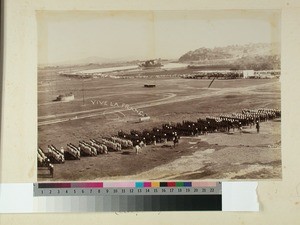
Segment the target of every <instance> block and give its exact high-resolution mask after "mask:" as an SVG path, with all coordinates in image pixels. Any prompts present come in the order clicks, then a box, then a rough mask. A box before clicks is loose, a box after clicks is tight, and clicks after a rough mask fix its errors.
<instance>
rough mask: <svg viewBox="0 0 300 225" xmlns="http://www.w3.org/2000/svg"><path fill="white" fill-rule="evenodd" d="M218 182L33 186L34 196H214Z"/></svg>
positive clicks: (217, 192) (219, 190)
mask: <svg viewBox="0 0 300 225" xmlns="http://www.w3.org/2000/svg"><path fill="white" fill-rule="evenodd" d="M221 187H222V185H221V183H220V182H218V183H217V185H216V186H212V187H207V186H205V187H149V188H147V187H141V188H136V187H125V188H123V187H109V188H105V187H104V188H88V187H87V188H40V187H39V185H38V184H34V185H33V193H34V196H37V197H38V196H113V195H216V194H221V193H222V188H221Z"/></svg>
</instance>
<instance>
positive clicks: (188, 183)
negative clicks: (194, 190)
mask: <svg viewBox="0 0 300 225" xmlns="http://www.w3.org/2000/svg"><path fill="white" fill-rule="evenodd" d="M183 186H184V187H192V182H183Z"/></svg>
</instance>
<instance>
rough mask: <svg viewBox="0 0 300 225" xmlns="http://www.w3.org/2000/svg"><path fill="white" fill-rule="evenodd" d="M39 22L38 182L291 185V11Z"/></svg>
mask: <svg viewBox="0 0 300 225" xmlns="http://www.w3.org/2000/svg"><path fill="white" fill-rule="evenodd" d="M36 19H37V36H38V52H37V55H38V64H37V71H38V74H37V76H38V77H37V81H38V83H37V91H38V93H37V96H38V99H37V102H38V104H37V105H38V108H37V111H38V123H37V124H38V127H37V130H38V137H37V138H38V146H37V165H38V167H37V169H38V171H37V176H38V181H92V180H206V179H210V180H211V179H219V180H220V179H222V180H252V179H253V180H260V179H261V180H264V179H267V180H278V179H281V177H282V161H281V85H280V80H281V76H284V74H281V27H280V24H281V13H280V10H206V11H205V10H198V11H191V10H189V11H187V10H185V11H37V14H36Z"/></svg>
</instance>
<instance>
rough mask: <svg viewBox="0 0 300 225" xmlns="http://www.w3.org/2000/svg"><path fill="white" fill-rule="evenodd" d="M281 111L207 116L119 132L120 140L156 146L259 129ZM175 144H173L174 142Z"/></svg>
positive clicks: (247, 110) (257, 111)
mask: <svg viewBox="0 0 300 225" xmlns="http://www.w3.org/2000/svg"><path fill="white" fill-rule="evenodd" d="M280 116H281V111H280V110H278V109H258V110H249V109H244V110H242V113H234V114H226V115H220V116H218V117H216V116H208V117H206V118H205V119H201V118H200V119H198V120H197V121H196V122H194V121H182V123H177V124H163V125H162V127H161V128H158V127H155V128H153V129H152V130H147V129H145V130H143V131H137V130H131V131H130V133H126V132H124V131H122V130H121V131H119V132H118V136H119V137H120V138H124V139H129V140H131V141H132V142H133V145H134V146H136V145H139V144H140V143H145V144H156V143H162V142H166V141H171V140H173V141H177V140H178V139H179V138H180V136H193V135H199V134H200V135H201V134H207V133H212V132H230V130H233V131H234V130H235V129H239V130H241V129H242V127H243V126H253V125H255V124H256V127H257V129H259V123H260V122H263V121H267V120H272V119H275V118H279V117H280ZM174 144H175V142H174Z"/></svg>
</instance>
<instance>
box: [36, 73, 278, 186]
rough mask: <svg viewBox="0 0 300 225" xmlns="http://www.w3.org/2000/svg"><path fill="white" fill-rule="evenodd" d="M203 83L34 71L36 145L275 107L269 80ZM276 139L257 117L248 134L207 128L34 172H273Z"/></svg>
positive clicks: (157, 175)
mask: <svg viewBox="0 0 300 225" xmlns="http://www.w3.org/2000/svg"><path fill="white" fill-rule="evenodd" d="M210 82H211V80H193V79H182V78H161V79H150V78H149V79H128V80H126V79H124V80H123V79H121V80H120V79H107V78H103V79H101V78H98V79H95V80H94V79H92V80H86V81H82V80H80V79H70V78H66V77H62V76H57V74H56V73H55V71H54V72H53V71H50V72H49V71H47V72H45V71H44V72H41V73H39V85H38V116H39V118H38V122H39V126H38V146H39V147H41V148H42V149H43V150H45V149H47V145H49V144H53V145H55V146H56V147H57V148H60V147H64V148H65V147H66V145H67V144H68V143H73V144H75V145H78V142H79V141H80V140H89V139H91V138H93V139H97V138H99V137H101V136H109V135H116V134H117V132H118V131H119V130H121V129H122V130H124V131H127V132H128V131H130V130H131V129H135V130H140V131H142V130H143V129H152V128H153V127H155V126H159V127H160V126H161V124H163V123H169V122H173V123H176V122H182V120H193V121H196V120H197V119H198V118H205V117H206V116H211V115H216V116H218V115H220V114H223V113H235V112H241V110H242V109H244V108H249V109H257V108H261V107H264V108H280V105H281V96H280V82H279V80H277V79H238V80H216V81H215V82H214V83H213V85H212V86H211V88H209V89H208V88H207V85H208V84H209V83H210ZM145 83H154V84H156V88H153V89H147V88H144V87H143V85H144V84H145ZM83 87H84V89H83ZM83 90H84V91H83ZM68 92H73V93H74V94H75V101H73V102H53V101H52V100H53V99H54V98H55V96H57V95H58V94H63V93H68ZM83 95H84V99H83ZM83 100H84V102H85V104H83ZM91 100H93V101H95V100H99V101H107V102H113V103H116V102H117V103H120V104H119V105H121V103H126V104H128V105H130V106H132V107H135V108H137V109H138V110H140V111H143V112H144V113H146V114H147V115H149V116H150V117H151V119H150V121H147V122H143V123H136V120H137V119H138V118H139V116H138V115H137V113H136V112H134V111H132V110H126V109H124V107H123V108H122V107H112V106H111V105H110V104H108V105H106V106H105V105H103V104H92V103H91ZM249 129H250V128H249ZM280 140H281V138H280V122H271V121H269V122H264V123H262V126H261V132H260V134H256V131H255V130H254V128H252V130H251V132H250V133H242V134H240V133H234V134H233V135H229V134H224V133H214V134H209V135H206V136H199V137H189V138H182V139H181V140H180V145H179V146H176V148H173V147H172V145H171V144H172V143H167V144H166V145H157V146H153V145H151V146H147V147H145V148H143V150H142V153H141V154H138V155H136V154H135V153H134V151H133V150H128V151H129V154H124V153H123V152H110V153H109V154H108V155H98V156H97V157H82V158H81V160H78V161H66V162H65V163H64V164H55V165H54V166H55V169H54V178H53V179H52V178H38V179H39V180H41V181H44V180H95V179H102V180H103V179H106V180H111V179H279V178H280V177H281V150H280ZM127 153H128V152H127Z"/></svg>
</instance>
